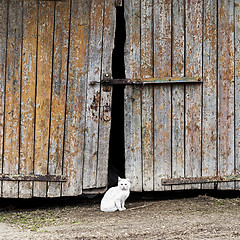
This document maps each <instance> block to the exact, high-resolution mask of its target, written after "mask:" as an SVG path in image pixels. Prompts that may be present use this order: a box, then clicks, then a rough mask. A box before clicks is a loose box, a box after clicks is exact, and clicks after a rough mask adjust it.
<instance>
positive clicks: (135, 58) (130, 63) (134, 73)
mask: <svg viewBox="0 0 240 240" xmlns="http://www.w3.org/2000/svg"><path fill="white" fill-rule="evenodd" d="M140 3H141V1H140V0H127V1H125V2H124V9H125V12H124V14H125V21H126V43H125V72H126V78H139V77H140V31H141V28H140V26H141V24H140V19H141V8H140ZM124 112H125V113H124V129H125V131H124V139H125V175H126V177H127V178H129V179H130V180H131V184H132V185H131V189H132V190H133V191H142V153H141V87H138V86H135V87H132V86H126V87H125V92H124Z"/></svg>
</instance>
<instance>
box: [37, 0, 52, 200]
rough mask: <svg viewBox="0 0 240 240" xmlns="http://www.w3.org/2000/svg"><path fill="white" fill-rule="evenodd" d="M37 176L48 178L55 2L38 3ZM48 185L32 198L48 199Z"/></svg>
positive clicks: (41, 186) (40, 185)
mask: <svg viewBox="0 0 240 240" xmlns="http://www.w3.org/2000/svg"><path fill="white" fill-rule="evenodd" d="M38 21H39V24H38V58H37V96H36V126H35V158H34V174H47V165H48V140H49V119H50V98H51V80H52V52H53V30H54V29H53V26H54V2H49V1H40V2H39V20H38ZM46 186H47V184H46V183H45V182H34V189H33V196H34V197H46V190H47V189H46Z"/></svg>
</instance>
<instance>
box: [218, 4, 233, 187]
mask: <svg viewBox="0 0 240 240" xmlns="http://www.w3.org/2000/svg"><path fill="white" fill-rule="evenodd" d="M218 174H219V175H231V174H234V1H233V0H222V1H219V2H218ZM233 187H234V183H221V184H219V188H220V189H232V188H233Z"/></svg>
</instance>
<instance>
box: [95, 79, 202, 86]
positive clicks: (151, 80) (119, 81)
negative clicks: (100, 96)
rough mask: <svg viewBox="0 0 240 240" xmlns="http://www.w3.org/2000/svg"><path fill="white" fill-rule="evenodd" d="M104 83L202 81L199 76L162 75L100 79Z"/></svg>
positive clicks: (140, 83) (145, 83) (144, 83)
mask: <svg viewBox="0 0 240 240" xmlns="http://www.w3.org/2000/svg"><path fill="white" fill-rule="evenodd" d="M100 83H102V84H106V85H147V84H176V83H202V78H200V77H162V78H141V79H111V78H105V77H104V79H102V80H101V81H100Z"/></svg>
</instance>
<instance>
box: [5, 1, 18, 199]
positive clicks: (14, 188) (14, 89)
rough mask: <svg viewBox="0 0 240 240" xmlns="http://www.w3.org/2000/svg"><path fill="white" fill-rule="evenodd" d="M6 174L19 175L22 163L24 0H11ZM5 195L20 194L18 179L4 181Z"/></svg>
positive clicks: (6, 111)
mask: <svg viewBox="0 0 240 240" xmlns="http://www.w3.org/2000/svg"><path fill="white" fill-rule="evenodd" d="M7 51H8V52H7V72H6V74H7V75H6V105H5V129H4V162H3V173H8V174H17V173H18V163H19V123H20V82H21V52H22V1H18V0H11V1H9V13H8V41H7ZM3 197H9V198H10V197H11V198H16V197H18V182H3Z"/></svg>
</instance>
